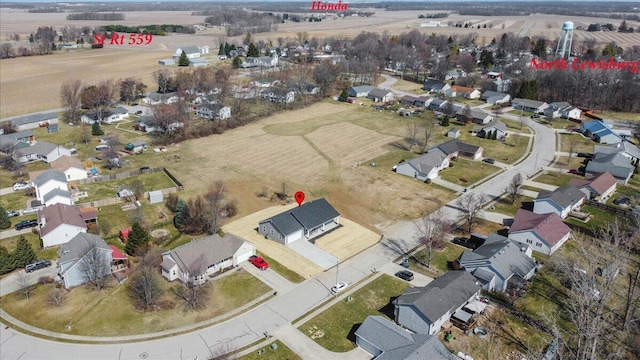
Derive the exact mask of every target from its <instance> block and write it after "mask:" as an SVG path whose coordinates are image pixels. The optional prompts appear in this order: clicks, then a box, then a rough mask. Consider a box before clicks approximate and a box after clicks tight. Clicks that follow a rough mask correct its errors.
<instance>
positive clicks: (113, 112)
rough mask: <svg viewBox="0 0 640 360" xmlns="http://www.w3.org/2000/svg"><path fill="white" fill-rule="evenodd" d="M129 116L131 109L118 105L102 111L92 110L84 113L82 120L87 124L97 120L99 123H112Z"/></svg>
mask: <svg viewBox="0 0 640 360" xmlns="http://www.w3.org/2000/svg"><path fill="white" fill-rule="evenodd" d="M128 118H129V111H128V110H127V109H125V108H123V107H122V106H118V107H116V108H115V109H109V110H103V111H102V112H101V113H99V112H97V111H94V110H91V111H89V112H87V113H86V114H85V115H82V117H80V120H81V121H82V122H83V123H86V124H93V123H94V122H96V121H97V122H99V123H104V124H111V123H114V122H118V121H122V120H125V119H128Z"/></svg>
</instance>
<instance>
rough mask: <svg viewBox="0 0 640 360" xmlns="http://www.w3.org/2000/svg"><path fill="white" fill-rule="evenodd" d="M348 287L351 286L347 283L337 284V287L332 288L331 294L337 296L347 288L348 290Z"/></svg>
mask: <svg viewBox="0 0 640 360" xmlns="http://www.w3.org/2000/svg"><path fill="white" fill-rule="evenodd" d="M347 286H349V284H348V283H346V282H339V283H337V284H335V285H333V286H332V287H331V292H332V293H334V294H337V293H339V292H341V291H343V290H344V289H346V288H347Z"/></svg>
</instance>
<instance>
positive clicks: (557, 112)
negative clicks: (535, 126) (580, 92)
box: [544, 101, 572, 119]
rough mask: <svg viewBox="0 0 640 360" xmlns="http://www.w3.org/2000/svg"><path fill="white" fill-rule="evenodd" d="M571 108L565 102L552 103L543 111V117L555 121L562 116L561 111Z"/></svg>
mask: <svg viewBox="0 0 640 360" xmlns="http://www.w3.org/2000/svg"><path fill="white" fill-rule="evenodd" d="M571 107H572V106H571V104H569V103H568V102H566V101H559V102H552V103H551V104H549V107H548V108H546V109H544V116H546V117H548V118H551V119H557V118H559V117H560V116H562V111H563V110H564V109H569V108H571Z"/></svg>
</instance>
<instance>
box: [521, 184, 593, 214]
mask: <svg viewBox="0 0 640 360" xmlns="http://www.w3.org/2000/svg"><path fill="white" fill-rule="evenodd" d="M586 198H587V196H586V195H585V194H584V193H583V192H582V191H580V190H579V189H578V188H575V187H573V186H562V187H559V188H557V189H555V190H553V191H546V190H541V191H540V192H539V193H538V197H537V198H535V199H533V212H534V213H536V214H548V213H556V214H557V215H559V216H560V217H561V218H563V219H565V218H566V217H567V216H568V215H569V213H570V212H571V211H574V210H578V209H580V207H581V206H582V204H583V203H584V200H585V199H586Z"/></svg>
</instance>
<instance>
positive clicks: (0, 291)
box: [0, 261, 58, 296]
mask: <svg viewBox="0 0 640 360" xmlns="http://www.w3.org/2000/svg"><path fill="white" fill-rule="evenodd" d="M56 265H57V264H56V262H55V261H53V264H51V266H49V267H47V268H44V269H40V270H36V271H34V272H31V273H26V272H25V271H24V269H20V270H17V271H14V272H12V273H11V274H9V275H7V276H5V277H4V278H2V281H0V296H5V295H7V294H11V293H12V292H16V291H18V290H20V284H19V281H18V278H19V276H24V277H26V279H27V282H28V283H29V284H32V285H33V284H36V283H37V282H38V279H39V278H40V277H41V276H50V277H52V278H55V277H56V276H58V270H57V268H56Z"/></svg>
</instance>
